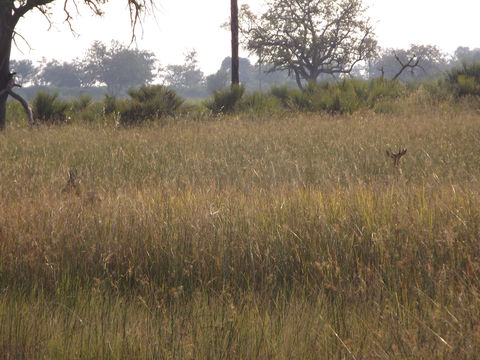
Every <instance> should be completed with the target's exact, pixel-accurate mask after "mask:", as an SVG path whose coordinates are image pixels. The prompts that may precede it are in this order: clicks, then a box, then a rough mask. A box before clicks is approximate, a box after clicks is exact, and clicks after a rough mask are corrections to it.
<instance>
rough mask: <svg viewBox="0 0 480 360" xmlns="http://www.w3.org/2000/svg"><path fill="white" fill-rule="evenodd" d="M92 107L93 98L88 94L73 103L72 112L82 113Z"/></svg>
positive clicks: (82, 95)
mask: <svg viewBox="0 0 480 360" xmlns="http://www.w3.org/2000/svg"><path fill="white" fill-rule="evenodd" d="M90 105H92V96H91V95H90V94H88V93H84V94H81V95H80V96H79V97H78V98H75V99H73V101H72V111H74V112H76V111H82V110H85V109H86V108H87V107H89V106H90Z"/></svg>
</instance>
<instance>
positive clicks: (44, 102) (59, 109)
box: [32, 91, 69, 124]
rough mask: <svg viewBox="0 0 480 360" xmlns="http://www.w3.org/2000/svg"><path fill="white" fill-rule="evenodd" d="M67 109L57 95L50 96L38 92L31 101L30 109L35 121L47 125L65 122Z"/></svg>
mask: <svg viewBox="0 0 480 360" xmlns="http://www.w3.org/2000/svg"><path fill="white" fill-rule="evenodd" d="M68 107H69V105H68V103H67V102H66V101H61V100H59V99H58V93H54V94H50V93H48V92H45V91H39V92H37V94H36V96H35V98H34V99H33V101H32V109H33V113H34V117H35V118H36V120H37V121H39V122H43V123H48V124H54V123H61V122H65V121H66V120H67V116H66V112H67V109H68Z"/></svg>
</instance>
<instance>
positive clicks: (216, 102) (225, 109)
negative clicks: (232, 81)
mask: <svg viewBox="0 0 480 360" xmlns="http://www.w3.org/2000/svg"><path fill="white" fill-rule="evenodd" d="M244 93H245V86H244V85H234V86H231V87H230V88H228V89H225V90H219V91H214V92H213V99H210V100H207V102H206V103H205V105H206V106H207V108H209V109H210V110H211V111H212V112H214V113H215V114H220V113H231V112H233V111H235V110H236V107H237V104H238V103H239V102H240V100H241V99H242V97H243V94H244Z"/></svg>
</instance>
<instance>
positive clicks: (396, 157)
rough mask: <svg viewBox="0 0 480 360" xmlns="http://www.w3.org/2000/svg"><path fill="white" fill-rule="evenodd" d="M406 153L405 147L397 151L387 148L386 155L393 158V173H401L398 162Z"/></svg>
mask: <svg viewBox="0 0 480 360" xmlns="http://www.w3.org/2000/svg"><path fill="white" fill-rule="evenodd" d="M406 153H407V149H398V153H396V154H395V153H393V152H392V151H391V150H387V156H388V157H390V158H392V159H393V168H394V169H395V174H397V175H402V169H401V168H400V162H401V160H402V156H403V155H405V154H406Z"/></svg>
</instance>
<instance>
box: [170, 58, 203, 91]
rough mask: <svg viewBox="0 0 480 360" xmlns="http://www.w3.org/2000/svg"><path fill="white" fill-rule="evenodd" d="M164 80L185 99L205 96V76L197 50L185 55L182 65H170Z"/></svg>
mask: <svg viewBox="0 0 480 360" xmlns="http://www.w3.org/2000/svg"><path fill="white" fill-rule="evenodd" d="M163 79H164V81H165V83H166V84H167V85H168V86H169V87H170V88H171V89H173V90H175V91H176V92H178V93H179V94H180V95H182V96H184V97H197V96H202V95H204V92H205V76H204V74H203V72H202V70H200V69H199V67H198V60H197V52H196V51H195V50H191V51H189V52H187V54H185V61H184V63H183V64H182V65H168V66H167V67H166V69H165V75H164V77H163Z"/></svg>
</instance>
